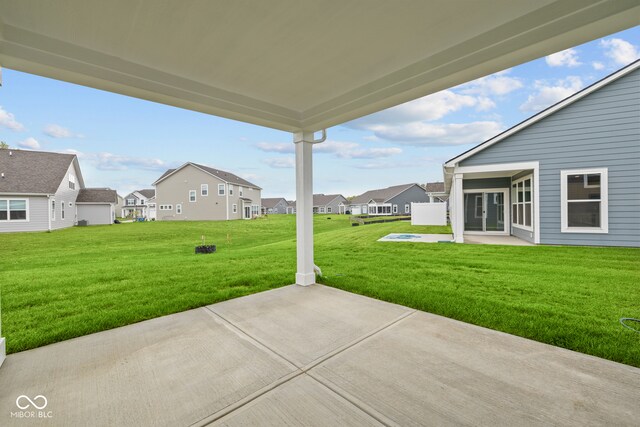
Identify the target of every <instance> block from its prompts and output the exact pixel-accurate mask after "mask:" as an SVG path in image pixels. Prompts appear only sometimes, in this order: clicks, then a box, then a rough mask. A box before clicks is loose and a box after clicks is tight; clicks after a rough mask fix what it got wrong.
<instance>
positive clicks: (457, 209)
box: [453, 173, 464, 243]
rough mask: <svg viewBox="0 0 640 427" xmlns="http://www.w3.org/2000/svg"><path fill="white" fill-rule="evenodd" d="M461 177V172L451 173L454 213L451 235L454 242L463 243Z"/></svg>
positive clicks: (462, 191)
mask: <svg viewBox="0 0 640 427" xmlns="http://www.w3.org/2000/svg"><path fill="white" fill-rule="evenodd" d="M462 178H463V175H462V174H461V173H456V174H454V175H453V189H454V195H453V197H454V201H453V202H454V203H453V209H454V214H455V222H454V229H453V237H454V239H455V242H456V243H464V190H463V189H462Z"/></svg>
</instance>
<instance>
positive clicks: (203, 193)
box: [200, 184, 231, 196]
mask: <svg viewBox="0 0 640 427" xmlns="http://www.w3.org/2000/svg"><path fill="white" fill-rule="evenodd" d="M229 194H231V193H229ZM200 195H201V196H208V195H209V184H202V185H200Z"/></svg>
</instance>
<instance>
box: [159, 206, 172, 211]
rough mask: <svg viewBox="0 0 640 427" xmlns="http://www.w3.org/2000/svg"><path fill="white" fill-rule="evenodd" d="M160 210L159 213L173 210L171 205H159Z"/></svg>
mask: <svg viewBox="0 0 640 427" xmlns="http://www.w3.org/2000/svg"><path fill="white" fill-rule="evenodd" d="M160 210H161V211H172V210H173V205H160Z"/></svg>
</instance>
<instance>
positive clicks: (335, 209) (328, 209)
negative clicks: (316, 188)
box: [313, 194, 349, 214]
mask: <svg viewBox="0 0 640 427" xmlns="http://www.w3.org/2000/svg"><path fill="white" fill-rule="evenodd" d="M348 205H349V201H348V200H347V199H346V198H345V197H343V196H342V194H314V195H313V213H320V214H323V213H334V214H343V213H346V212H347V206H348Z"/></svg>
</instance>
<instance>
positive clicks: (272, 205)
mask: <svg viewBox="0 0 640 427" xmlns="http://www.w3.org/2000/svg"><path fill="white" fill-rule="evenodd" d="M287 206H289V204H288V203H287V200H286V199H285V198H284V197H274V198H267V199H262V214H263V215H266V214H286V213H287Z"/></svg>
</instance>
